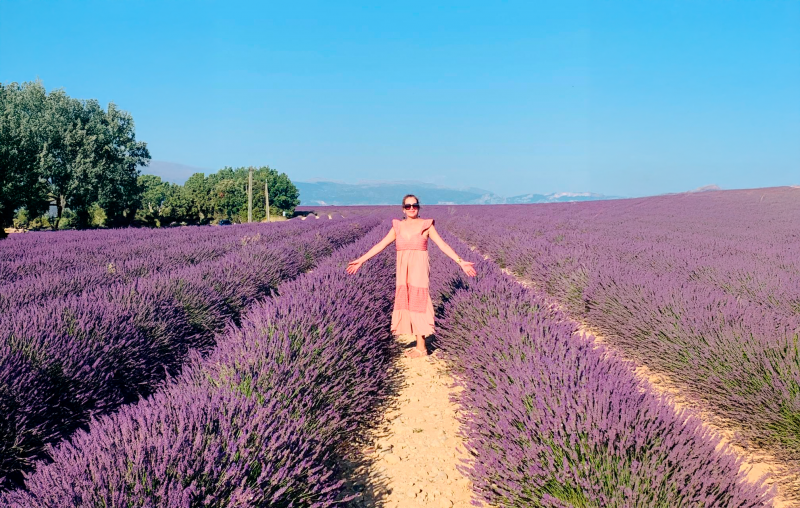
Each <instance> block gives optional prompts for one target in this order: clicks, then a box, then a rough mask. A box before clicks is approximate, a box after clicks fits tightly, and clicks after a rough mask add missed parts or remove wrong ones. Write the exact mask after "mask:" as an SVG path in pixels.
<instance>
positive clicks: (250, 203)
mask: <svg viewBox="0 0 800 508" xmlns="http://www.w3.org/2000/svg"><path fill="white" fill-rule="evenodd" d="M248 173H249V175H248V179H247V222H253V166H250V171H249V172H248Z"/></svg>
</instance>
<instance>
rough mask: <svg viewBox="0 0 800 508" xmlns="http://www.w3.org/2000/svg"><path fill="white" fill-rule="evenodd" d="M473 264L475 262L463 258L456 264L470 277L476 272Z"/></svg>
mask: <svg viewBox="0 0 800 508" xmlns="http://www.w3.org/2000/svg"><path fill="white" fill-rule="evenodd" d="M474 265H475V263H473V262H471V261H464V260H461V262H460V263H459V264H458V266H460V267H461V269H462V270H464V273H466V274H467V275H469V276H470V277H475V275H477V274H478V272H476V271H475V267H474Z"/></svg>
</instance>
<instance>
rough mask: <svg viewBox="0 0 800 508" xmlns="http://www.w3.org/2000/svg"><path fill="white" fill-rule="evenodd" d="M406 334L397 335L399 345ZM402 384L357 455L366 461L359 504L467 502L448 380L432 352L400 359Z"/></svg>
mask: <svg viewBox="0 0 800 508" xmlns="http://www.w3.org/2000/svg"><path fill="white" fill-rule="evenodd" d="M412 339H413V337H412V336H403V335H401V336H399V337H398V340H399V341H400V342H402V343H403V345H409V344H411V343H412ZM399 362H400V365H399V368H400V372H401V375H402V376H403V377H404V383H403V386H402V388H401V389H400V392H399V394H398V396H397V398H396V400H395V404H394V405H393V406H392V407H391V409H390V411H389V412H388V413H387V415H386V422H385V425H384V426H383V428H382V429H380V430H379V431H378V432H377V433H376V435H375V436H374V438H373V439H372V443H371V444H370V445H368V446H366V447H365V448H363V449H362V451H361V453H362V454H363V455H364V459H366V462H368V463H369V465H368V466H367V467H366V468H365V471H364V473H363V474H364V478H362V480H361V481H362V482H363V484H364V485H365V489H364V492H363V496H362V497H361V499H359V500H358V501H357V503H356V505H357V506H364V507H386V508H403V507H406V506H408V507H413V506H426V507H431V508H437V507H445V508H450V507H456V508H467V507H468V506H471V504H470V500H471V499H472V491H471V482H470V481H469V480H468V479H467V478H465V477H464V475H462V474H461V473H460V472H458V470H457V469H456V465H457V464H459V463H461V461H462V459H463V458H465V453H466V452H465V450H464V447H463V444H462V439H461V437H460V436H459V434H458V431H459V423H458V421H457V420H456V405H455V404H454V403H453V402H452V400H451V396H452V395H454V394H456V393H457V389H456V388H455V387H454V386H453V378H452V377H450V376H449V375H448V374H447V373H446V372H445V369H444V364H443V361H442V360H440V359H439V358H438V356H437V354H436V352H434V354H433V355H431V356H429V357H427V358H414V359H410V358H405V357H403V358H401V359H400V361H399Z"/></svg>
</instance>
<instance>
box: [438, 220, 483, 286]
mask: <svg viewBox="0 0 800 508" xmlns="http://www.w3.org/2000/svg"><path fill="white" fill-rule="evenodd" d="M428 231H430V233H428V236H429V237H430V239H431V240H433V243H435V244H436V245H438V246H439V249H441V251H442V252H444V254H445V256H447V257H449V258H450V259H452V260H453V261H455V262H456V263H458V265H459V266H460V267H461V269H462V270H464V273H466V274H467V275H469V276H470V277H474V276H475V274H477V273H478V272H476V271H475V268H474V267H473V266H472V265H474V264H475V263H472V262H470V261H464V260H463V259H461V257H460V256H459V255H458V254H456V251H454V250H453V248H452V247H450V246H449V245H447V242H445V241H444V240H443V239H442V237H441V236H439V232H438V231H436V227H435V226H431V227H430V229H429V230H428Z"/></svg>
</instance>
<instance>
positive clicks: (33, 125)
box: [0, 81, 150, 235]
mask: <svg viewBox="0 0 800 508" xmlns="http://www.w3.org/2000/svg"><path fill="white" fill-rule="evenodd" d="M149 161H150V153H149V152H148V150H147V145H146V143H143V142H141V141H136V135H135V131H134V123H133V118H132V117H131V115H130V114H129V113H127V112H126V111H122V110H120V109H118V108H117V106H116V105H115V104H114V103H109V105H108V108H107V109H106V110H104V109H103V108H102V106H100V104H99V103H98V102H97V101H96V100H94V99H92V100H80V99H73V98H71V97H69V96H68V95H67V94H66V93H65V92H64V91H63V90H53V91H51V92H50V93H49V94H48V93H47V91H46V90H45V88H44V86H43V85H42V83H41V82H39V81H36V82H28V83H22V84H18V83H9V84H7V85H4V84H2V83H0V235H2V234H4V233H3V228H5V227H6V226H7V225H9V224H10V223H11V221H12V219H13V217H14V214H15V212H16V211H17V210H18V209H20V208H25V209H26V210H27V213H28V214H29V215H39V214H41V213H43V212H44V211H45V210H47V208H48V206H49V204H50V203H53V204H54V205H55V206H56V219H55V225H56V227H57V226H58V224H59V222H60V221H61V219H62V217H63V214H64V210H65V209H67V208H68V209H69V210H71V212H72V213H73V214H74V217H75V221H76V224H75V225H76V226H77V227H86V226H87V225H88V224H89V221H90V215H91V210H92V207H94V206H100V207H101V208H102V209H103V211H104V213H105V220H106V223H107V225H111V226H118V225H125V224H129V223H130V222H131V221H132V220H133V218H134V216H135V214H136V210H137V208H138V206H139V195H140V188H139V186H138V183H137V177H138V175H139V170H138V167H139V166H146V165H147V164H148V162H149Z"/></svg>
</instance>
